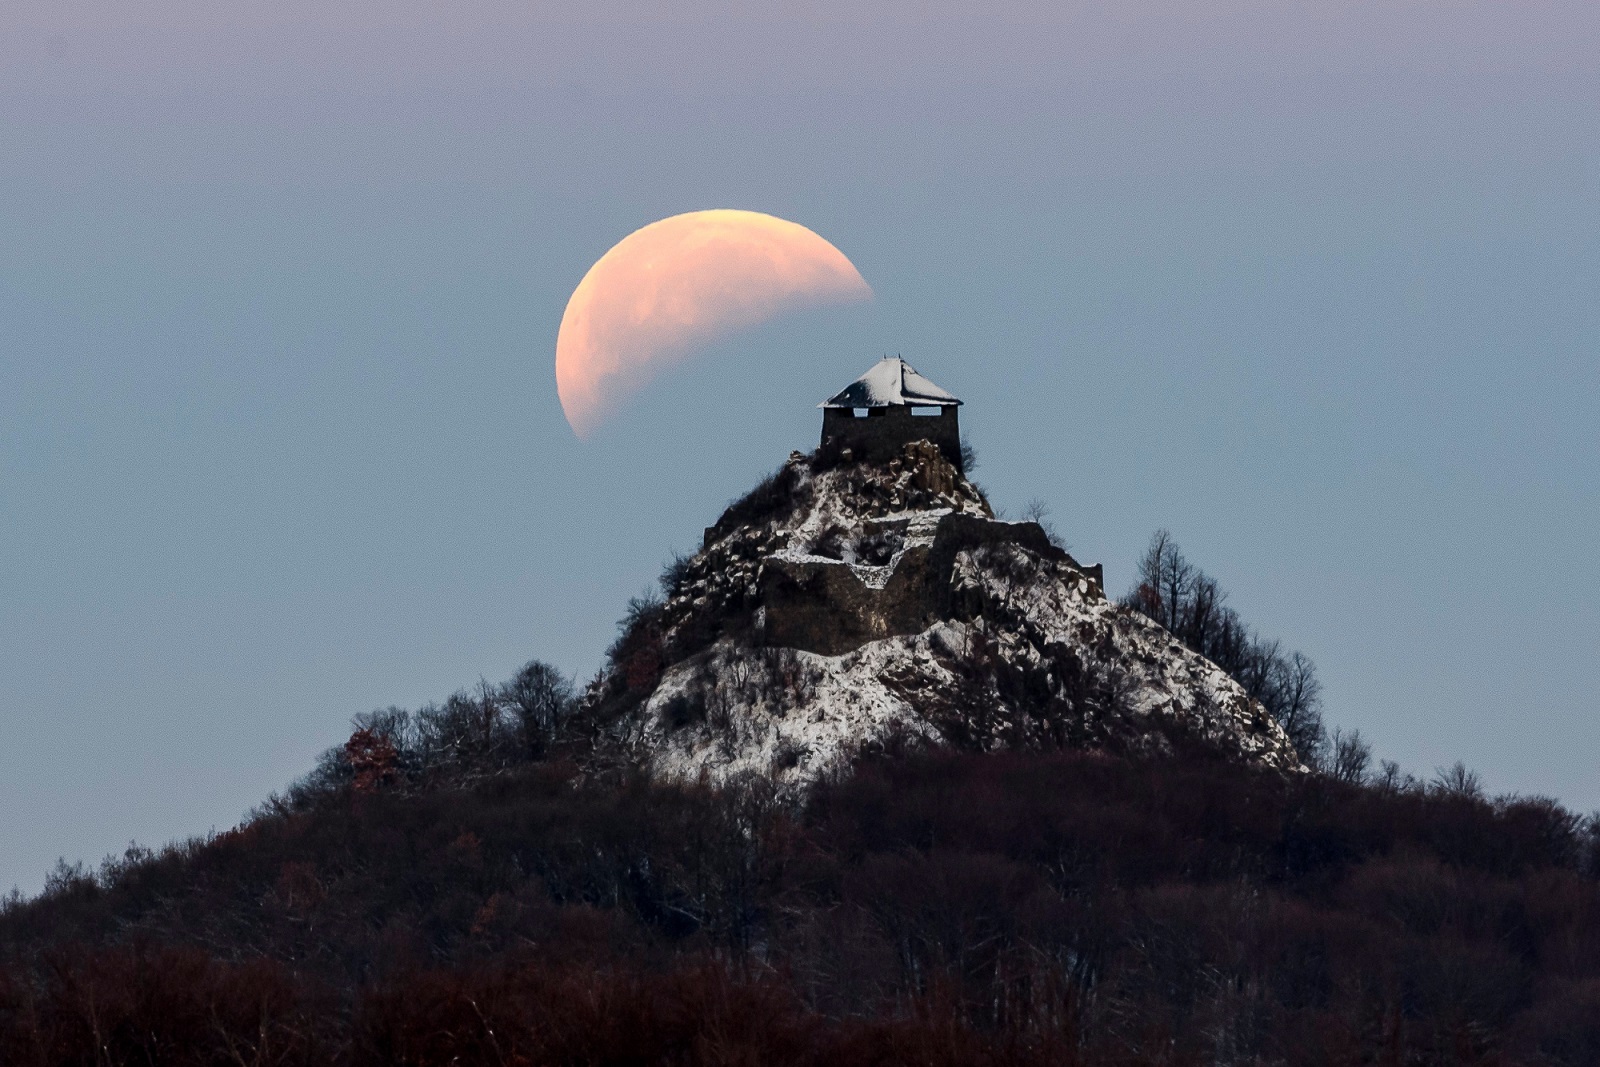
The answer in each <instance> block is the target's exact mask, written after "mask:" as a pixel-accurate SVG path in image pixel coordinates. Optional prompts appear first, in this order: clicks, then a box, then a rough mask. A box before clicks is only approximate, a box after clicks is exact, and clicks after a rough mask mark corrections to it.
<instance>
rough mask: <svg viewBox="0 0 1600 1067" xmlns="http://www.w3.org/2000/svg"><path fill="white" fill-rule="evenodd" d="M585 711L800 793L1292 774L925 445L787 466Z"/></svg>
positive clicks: (1130, 619)
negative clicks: (908, 783)
mask: <svg viewBox="0 0 1600 1067" xmlns="http://www.w3.org/2000/svg"><path fill="white" fill-rule="evenodd" d="M613 660H614V663H615V667H614V668H613V669H612V670H611V672H610V673H609V674H607V675H604V676H602V678H601V679H599V680H597V682H596V684H595V686H594V687H593V688H592V689H591V691H590V695H589V700H590V702H591V703H592V704H601V703H607V704H611V705H613V706H615V707H617V708H618V709H619V713H620V718H619V719H618V720H617V730H616V739H617V740H618V741H619V742H620V743H621V744H623V745H625V746H626V747H627V748H628V749H629V750H630V751H631V752H632V753H633V754H634V755H635V756H636V757H637V758H639V759H641V760H643V761H644V762H646V763H647V764H648V765H649V766H650V767H651V769H652V770H653V771H654V772H655V773H657V774H661V775H665V776H669V777H691V778H693V777H701V776H706V777H709V778H711V779H712V780H721V779H725V778H727V777H729V776H732V775H739V774H751V773H753V774H762V775H768V776H771V777H773V778H774V779H776V780H778V781H779V782H780V784H787V785H793V786H803V785H804V784H805V783H806V782H809V781H812V780H815V778H816V777H817V776H819V775H821V774H823V773H826V772H827V771H829V770H830V769H832V768H835V767H838V766H840V765H841V764H843V763H844V762H847V761H848V760H849V759H850V758H851V757H852V756H853V755H854V754H855V753H856V752H858V751H860V750H861V749H862V748H863V747H871V746H874V745H881V744H885V743H889V742H890V741H891V740H893V741H896V742H897V743H898V742H906V741H909V742H912V743H928V744H951V745H957V746H961V747H965V748H976V749H982V750H988V749H992V748H998V747H1008V746H1021V747H1034V748H1044V747H1060V746H1072V747H1091V748H1095V747H1099V748H1106V749H1110V750H1116V751H1133V752H1140V751H1149V752H1172V751H1176V750H1180V749H1183V748H1187V747H1196V746H1198V747H1201V748H1204V749H1206V750H1208V751H1212V752H1216V753H1220V754H1222V755H1225V756H1228V757H1233V758H1238V759H1242V760H1248V761H1251V762H1255V763H1261V764H1266V765H1268V766H1274V767H1279V768H1283V769H1296V768H1298V766H1299V763H1298V760H1297V758H1296V757H1295V754H1294V750H1293V747H1292V745H1291V744H1290V742H1289V739H1288V738H1287V736H1285V735H1284V733H1283V731H1282V729H1281V728H1280V727H1279V726H1278V725H1277V723H1276V722H1274V721H1273V720H1272V718H1271V716H1270V715H1268V714H1267V713H1266V711H1265V710H1264V709H1263V708H1262V707H1261V705H1260V704H1259V703H1258V702H1256V701H1254V700H1252V699H1251V698H1250V697H1249V696H1248V695H1246V694H1245V692H1244V691H1243V690H1242V689H1241V688H1240V687H1239V686H1238V685H1237V683H1235V682H1234V681H1233V680H1232V679H1231V678H1229V677H1228V676H1227V675H1226V674H1225V673H1224V672H1223V671H1222V670H1221V669H1219V668H1218V667H1216V666H1215V665H1214V664H1212V663H1210V662H1209V661H1208V660H1205V659H1204V658H1202V657H1200V656H1198V655H1196V654H1195V653H1193V652H1191V651H1189V650H1188V649H1186V648H1185V647H1184V646H1183V645H1182V644H1181V643H1179V642H1178V641H1177V640H1176V639H1174V638H1173V637H1172V636H1171V635H1170V634H1168V633H1167V632H1166V631H1165V630H1163V629H1162V628H1161V627H1160V626H1158V625H1156V624H1155V623H1153V622H1151V621H1150V620H1148V619H1146V618H1145V617H1144V616H1142V615H1140V614H1138V613H1137V612H1133V611H1131V610H1128V609H1125V608H1122V607H1119V606H1118V605H1116V604H1114V603H1112V602H1110V601H1109V600H1107V598H1106V596H1105V593H1104V589H1103V581H1102V577H1101V573H1100V568H1099V567H1098V566H1093V567H1086V566H1083V565H1081V564H1079V563H1078V562H1077V561H1076V560H1074V559H1073V558H1072V557H1071V556H1070V555H1069V554H1068V553H1067V552H1066V551H1064V550H1063V549H1062V548H1060V547H1059V546H1057V545H1055V544H1052V543H1051V541H1050V539H1049V537H1048V536H1046V534H1045V532H1044V530H1042V529H1041V528H1040V527H1039V525H1038V524H1036V523H1032V522H1007V521H1004V520H1001V519H997V518H995V516H994V512H993V510H992V509H991V508H990V506H989V503H988V501H987V500H985V499H984V496H983V494H982V493H981V492H980V491H979V490H978V488H977V487H976V486H975V485H973V484H972V482H970V481H969V480H968V479H967V478H966V477H964V476H963V475H962V474H961V472H960V471H958V470H957V469H956V468H955V467H954V466H953V465H952V464H951V463H950V462H949V461H948V460H947V459H946V458H945V457H944V456H943V455H942V454H941V452H940V451H939V449H938V448H936V447H935V446H933V445H932V444H929V443H927V442H924V441H915V442H912V443H910V444H908V445H906V446H905V447H904V448H903V449H902V450H901V452H900V454H899V455H897V456H895V457H894V458H893V459H891V460H889V461H888V462H884V463H864V462H857V463H851V462H836V463H827V462H823V461H820V460H819V459H818V457H817V456H815V455H813V456H806V455H802V454H801V453H798V452H797V453H794V454H792V455H791V456H790V457H789V460H788V461H787V462H786V463H785V464H784V465H783V466H782V467H781V468H779V470H778V471H777V472H776V473H774V474H773V475H772V476H771V477H770V478H768V479H766V480H765V481H763V482H762V483H761V484H760V485H758V486H757V487H756V488H755V489H754V490H752V491H751V492H750V493H749V494H747V495H746V496H745V497H744V498H742V499H741V500H739V501H737V502H735V503H734V504H732V505H731V506H730V507H729V508H728V510H727V511H726V512H725V513H724V514H723V516H722V517H721V518H720V519H719V520H718V521H717V523H716V525H714V526H712V527H710V528H709V529H707V530H706V533H705V539H704V541H703V543H702V546H701V549H700V551H699V552H698V553H696V554H695V555H694V556H693V557H692V558H690V559H688V560H686V561H683V562H682V563H681V565H680V566H679V567H677V568H676V569H675V573H673V575H672V576H671V580H670V589H669V590H668V596H667V599H666V601H665V603H663V604H661V605H655V606H650V607H649V608H648V609H643V610H640V611H639V613H638V615H637V617H636V618H635V619H634V620H633V625H631V626H630V627H629V629H628V631H627V632H626V633H625V634H624V636H623V638H622V639H621V640H620V641H619V644H618V647H617V648H616V649H614V650H613Z"/></svg>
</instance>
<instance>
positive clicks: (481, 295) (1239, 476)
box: [0, 0, 1600, 893]
mask: <svg viewBox="0 0 1600 1067" xmlns="http://www.w3.org/2000/svg"><path fill="white" fill-rule="evenodd" d="M801 8H803V10H799V9H801ZM868 8H869V5H863V4H860V3H857V2H849V3H847V2H844V0H816V2H811V3H808V4H805V5H793V4H778V3H758V2H753V0H745V2H725V3H708V2H704V0H680V2H678V3H675V4H671V5H666V4H660V5H656V4H645V3H607V2H604V0H600V2H593V3H586V4H582V5H574V4H562V5H555V4H541V3H533V2H528V0H522V2H517V3H512V2H498V0H458V2H455V3H451V4H438V3H421V2H416V0H319V2H317V3H311V2H309V0H284V2H281V3H276V4H272V5H263V4H244V3H239V2H234V0H221V2H216V0H211V2H207V3H203V4H202V3H199V2H187V0H183V2H180V0H149V2H146V3H143V4H138V5H132V4H127V3H120V2H119V3H112V2H109V0H49V2H48V3H45V2H37V0H0V890H3V889H4V888H6V887H8V886H11V885H16V886H18V887H20V888H21V889H22V891H23V892H25V893H31V892H35V891H37V890H38V888H39V887H40V886H41V885H42V884H43V881H44V877H45V873H46V871H47V870H48V869H49V868H50V867H51V866H52V865H53V864H54V863H55V862H56V860H57V858H58V857H65V858H66V859H67V860H68V861H77V860H84V861H86V862H87V863H89V864H90V865H94V864H96V863H97V862H98V861H99V859H100V858H101V857H102V856H105V855H107V854H108V853H114V852H120V851H121V850H122V849H123V848H125V847H126V846H127V845H128V843H129V842H130V841H135V840H136V841H138V842H140V843H141V844H146V845H159V844H161V843H163V842H166V841H169V840H173V839H176V838H182V837H186V836H189V835H194V834H202V835H203V834H205V833H208V832H210V831H212V830H222V829H226V828H228V827H230V826H232V825H234V824H236V823H237V822H238V821H239V820H240V819H241V817H242V816H243V815H244V813H245V812H246V811H247V810H248V809H249V808H250V807H251V806H252V805H254V804H256V803H258V802H259V801H261V800H262V799H263V798H264V797H265V796H266V795H267V794H268V793H269V792H270V791H272V790H274V789H279V788H282V787H283V786H284V785H286V784H287V783H288V782H289V781H291V780H292V779H293V778H295V777H296V776H298V775H299V774H301V773H303V772H305V771H306V770H307V769H309V768H310V766H311V765H312V763H313V761H314V759H315V757H316V755H317V754H318V753H319V752H320V751H321V750H323V749H325V748H327V747H329V746H331V745H334V744H337V743H339V742H340V741H341V740H342V739H343V738H344V737H345V736H346V735H347V734H348V732H349V718H350V716H351V715H353V714H355V713H358V712H362V711H366V710H369V709H371V708H374V707H381V706H386V705H390V704H397V705H402V706H408V707H415V706H417V705H419V704H422V703H424V702H426V701H429V700H436V699H442V698H443V697H445V696H447V695H448V694H449V693H451V692H452V691H454V690H456V689H459V688H463V687H467V686H471V685H473V684H475V683H476V682H477V681H478V680H479V679H480V678H486V679H489V680H491V681H495V680H499V679H503V678H505V677H508V676H509V675H510V674H511V673H512V672H513V671H514V670H515V669H516V668H517V667H518V666H520V665H521V664H522V663H523V662H525V661H526V660H528V659H530V658H540V659H544V660H547V661H549V662H552V663H555V664H556V665H558V666H560V667H561V668H562V669H563V670H565V671H568V672H571V673H573V674H574V675H577V676H579V677H580V678H584V677H587V676H589V675H591V674H592V673H593V672H594V671H595V670H596V668H597V667H598V666H599V663H600V660H601V654H602V651H603V649H604V647H605V645H606V644H607V643H608V642H609V640H610V639H611V637H612V635H613V634H614V632H615V631H614V626H615V622H616V619H617V618H618V617H619V616H620V614H621V611H622V607H623V605H624V603H625V601H626V600H627V598H628V597H629V596H631V595H634V594H636V593H638V592H639V591H640V590H642V589H644V588H645V587H647V586H649V585H650V584H651V583H652V581H653V579H654V577H655V575H656V574H657V573H658V572H659V570H660V568H661V565H662V564H663V563H664V562H665V561H666V560H667V559H668V558H669V557H670V555H671V554H672V553H673V552H675V551H684V550H689V549H692V548H694V547H696V546H697V544H698V541H699V537H700V533H701V530H702V528H703V527H705V526H707V525H709V524H710V523H711V522H712V521H713V520H714V519H715V517H716V515H717V514H718V512H719V511H720V509H721V508H722V507H723V506H724V505H725V504H726V503H727V502H728V501H729V500H730V499H732V498H734V497H736V496H738V495H740V494H741V493H742V492H743V491H744V490H745V489H746V488H748V487H749V486H750V485H751V484H752V483H753V482H754V481H755V480H756V479H757V478H759V477H760V476H761V475H762V474H764V473H766V472H767V471H770V470H771V469H773V468H774V467H776V466H777V465H778V464H779V463H781V462H782V461H783V459H784V458H785V456H787V454H788V453H789V451H790V450H791V449H796V448H798V449H808V448H810V447H813V446H814V445H815V442H816V437H817V434H818V430H819V426H820V419H819V417H818V412H817V411H816V408H815V407H814V405H815V404H816V403H817V402H818V401H819V400H821V399H823V398H824V397H826V396H828V395H829V394H831V393H833V392H835V391H837V390H838V389H839V388H842V387H843V386H844V385H845V384H847V383H848V382H849V381H850V380H852V379H853V378H854V377H856V376H857V375H858V374H860V373H861V372H862V371H864V370H866V369H867V367H868V366H870V365H871V363H872V362H873V361H874V360H876V359H877V358H878V357H879V356H881V355H882V354H884V353H885V352H889V353H894V352H899V353H902V354H903V355H904V356H905V357H906V358H907V359H908V360H910V361H911V362H912V363H913V364H914V365H915V366H917V367H918V369H920V370H922V371H923V372H924V373H925V374H927V375H928V376H929V377H930V378H932V379H933V380H934V381H936V382H938V383H939V384H940V385H942V386H944V387H945V388H947V389H949V390H951V391H953V392H954V393H956V394H957V395H958V396H960V397H962V398H963V399H964V400H965V401H966V407H965V410H964V411H963V413H962V424H963V429H964V431H965V432H966V434H967V435H968V436H969V437H970V439H971V440H972V443H973V444H974V445H975V447H976V448H977V451H978V453H979V456H980V466H979V468H978V470H977V471H976V476H977V478H978V480H979V481H980V482H981V483H982V484H983V485H984V487H985V488H986V490H987V491H988V492H989V493H990V495H991V497H992V498H993V500H994V502H995V503H996V504H997V505H999V506H1001V507H1003V508H1006V509H1008V510H1009V511H1010V512H1011V513H1012V514H1017V513H1019V512H1020V511H1021V510H1022V509H1023V508H1024V507H1025V506H1026V505H1027V503H1028V502H1029V501H1030V500H1033V499H1039V500H1042V501H1044V502H1045V503H1047V504H1048V505H1049V506H1050V507H1051V509H1052V511H1053V519H1054V522H1055V524H1056V526H1057V527H1058V528H1059V530H1060V532H1061V533H1062V534H1063V535H1064V536H1065V537H1066V539H1067V541H1068V542H1069V543H1070V545H1071V547H1072V550H1073V552H1074V554H1075V555H1077V556H1078V558H1080V559H1082V560H1084V561H1086V562H1101V563H1103V564H1104V565H1105V570H1106V575H1107V581H1108V585H1110V586H1111V591H1112V592H1113V593H1115V592H1119V591H1122V590H1123V589H1125V588H1126V587H1127V586H1128V585H1129V584H1130V583H1131V580H1132V573H1133V567H1134V564H1135V561H1136V559H1137V558H1138V556H1139V554H1140V553H1141V551H1142V550H1143V548H1144V546H1145V544H1146V543H1147V541H1148V539H1149V537H1150V535H1151V533H1152V532H1153V531H1154V530H1156V529H1157V528H1160V527H1165V528H1167V529H1170V530H1171V531H1172V533H1173V535H1174V536H1175V537H1176V539H1177V540H1178V542H1179V543H1180V544H1181V545H1182V546H1183V548H1184V550H1185V552H1186V553H1187V554H1188V555H1189V556H1190V558H1191V559H1193V560H1194V561H1195V562H1196V563H1198V564H1199V565H1200V566H1202V567H1204V568H1205V569H1206V570H1207V571H1209V572H1210V573H1212V574H1213V575H1214V576H1215V577H1217V578H1218V579H1219V581H1220V582H1221V584H1222V585H1223V587H1224V588H1225V589H1227V590H1228V591H1229V593H1230V596H1231V603H1232V604H1233V605H1234V606H1235V607H1236V608H1237V609H1238V610H1239V611H1240V613H1241V614H1242V615H1243V616H1244V617H1245V618H1246V620H1248V621H1249V622H1251V623H1252V624H1253V625H1255V626H1256V627H1257V628H1258V629H1260V630H1261V631H1262V632H1263V633H1266V634H1268V635H1270V636H1274V637H1277V638H1280V639H1281V640H1282V641H1283V642H1284V643H1285V645H1286V646H1287V647H1290V648H1297V649H1301V650H1303V651H1304V652H1306V653H1307V654H1308V655H1310V656H1311V657H1312V658H1313V659H1314V660H1315V661H1316V663H1317V665H1318V668H1319V673H1320V676H1321V678H1322V681H1323V684H1324V687H1325V697H1326V701H1327V714H1328V716H1329V718H1330V721H1331V722H1333V723H1335V724H1337V725H1340V726H1342V727H1345V728H1358V729H1360V731H1361V732H1362V734H1363V735H1364V736H1366V737H1367V738H1368V739H1370V740H1371V741H1372V743H1373V745H1374V747H1375V749H1376V752H1377V754H1378V755H1379V756H1381V757H1385V758H1390V759H1395V760H1397V761H1399V762H1400V763H1401V764H1402V766H1404V767H1406V768H1407V769H1409V770H1412V771H1414V772H1417V773H1419V774H1423V775H1428V774H1431V773H1432V772H1433V769H1434V768H1435V767H1438V766H1441V765H1444V764H1449V763H1453V762H1454V761H1456V760H1458V759H1459V760H1463V761H1465V762H1466V763H1467V764H1468V766H1470V767H1472V768H1474V769H1476V770H1477V771H1478V772H1479V773H1480V775H1481V776H1482V778H1483V780H1484V782H1485V784H1486V785H1487V787H1488V788H1489V789H1491V790H1492V791H1496V792H1510V791H1519V792H1524V793H1540V794H1546V795H1553V796H1556V797H1559V798H1560V799H1562V800H1563V801H1565V802H1567V803H1568V804H1570V805H1573V806H1574V807H1576V808H1578V809H1580V810H1585V811H1587V810H1590V809H1594V808H1597V807H1600V780H1597V779H1596V777H1595V775H1594V772H1593V766H1594V758H1593V753H1594V752H1595V751H1596V749H1597V747H1600V717H1597V711H1600V708H1597V698H1596V693H1597V691H1600V657H1597V650H1600V568H1597V567H1596V566H1595V552H1594V545H1595V530H1596V529H1597V526H1600V444H1597V437H1600V435H1597V434H1596V432H1595V427H1596V426H1597V425H1600V412H1597V410H1596V409H1597V407H1600V299H1597V296H1600V211H1597V208H1600V136H1597V135H1600V123H1597V120H1596V115H1600V66H1597V65H1596V64H1595V63H1594V56H1596V55H1600V6H1597V5H1595V4H1594V3H1593V2H1592V0H1555V2H1537V0H1524V2H1520V3H1516V4H1507V3H1504V2H1502V0H1495V2H1476V0H1324V2H1320V3H1316V4H1309V3H1300V2H1294V3H1290V2H1282V0H1215V2H1208V3H1204V4H1200V3H1194V2H1192V0H1184V2H1179V0H1129V2H1127V3H1122V4H1114V5H1109V4H1093V5H1090V4H1082V3H1050V4H1045V3H1012V2H1008V0H996V2H992V3H988V4H983V5H958V4H953V3H949V2H942V0H933V2H918V3H909V2H907V3H887V4H878V5H870V9H868ZM718 207H729V208H745V209H750V210H756V211H764V212H769V213H772V214H775V215H778V216H781V217H783V218H786V219H791V220H794V221H796V222H799V223H801V224H803V225H805V226H807V227H810V228H811V229H812V230H814V231H816V232H817V233H818V234H820V235H822V236H823V237H825V238H826V239H828V240H829V241H831V242H833V244H834V245H836V246H837V247H838V248H839V249H840V250H841V251H842V252H843V253H844V254H845V255H847V256H848V257H849V258H850V259H851V260H852V261H853V262H854V263H855V265H856V266H857V267H858V268H859V269H860V271H861V273H862V275H863V276H864V277H865V279H866V280H867V282H868V283H869V284H870V285H871V286H872V288H873V290H874V292H875V294H876V297H875V299H874V301H873V302H872V303H870V304H867V305H859V306H852V307H836V308H821V309H814V310H811V311H805V312H801V313H797V314H794V315H789V316H785V317H782V318H780V319H777V320H774V321H772V322H769V323H767V324H765V325H762V326H760V327H757V328H755V329H752V330H749V331H746V332H744V333H741V334H739V335H737V336H735V337H732V338H729V339H726V340H724V341H722V342H720V343H718V344H716V345H714V346H712V347H710V348H708V349H707V350H706V351H704V352H703V353H701V354H700V355H699V356H698V357H697V358H695V359H694V360H691V361H689V362H687V363H685V364H683V365H681V366H678V367H676V368H674V369H672V370H670V371H668V372H664V373H663V374H661V375H660V376H659V377H658V378H657V379H656V380H655V381H654V382H653V383H651V384H650V385H649V386H648V387H647V388H646V389H644V390H643V391H641V392H640V393H638V394H637V395H636V396H634V397H632V398H631V399H630V400H629V401H628V402H627V403H626V404H624V405H623V406H621V407H620V408H619V409H618V410H617V411H616V412H615V413H614V414H613V415H612V416H611V418H610V420H609V421H608V422H607V423H605V424H604V425H602V426H600V427H599V428H597V429H596V431H595V432H594V433H593V434H592V435H591V437H590V438H589V439H588V440H586V441H579V440H578V439H577V438H576V437H575V436H574V435H573V433H572V431H571V429H570V428H569V426H568V425H567V423H566V421H565V420H564V419H563V417H562V413H561V408H560V406H559V402H558V400H557V397H556V390H555V379H554V349H555V337H556V330H557V327H558V325H559V323H560V320H561V313H562V310H563V307H564V306H565V303H566V299H567V297H568V296H569V295H570V294H571V292H572V290H573V288H574V286H576V285H577V283H578V281H579V279H581V278H582V277H583V275H584V272H585V271H586V270H587V269H588V268H589V266H590V265H591V264H592V263H593V262H594V261H595V260H596V259H597V258H598V257H599V256H600V255H601V254H603V253H604V252H605V251H606V249H607V248H609V247H610V246H611V245H612V244H614V243H615V242H616V241H618V240H619V239H621V238H622V237H623V236H625V235H626V234H628V233H629V232H631V231H633V230H634V229H636V228H638V227H639V226H642V225H645V224H646V223H649V222H652V221H654V220H656V219H660V218H663V217H665V216H668V215H673V214H676V213H679V212H684V211H691V210H697V209H702V208H718Z"/></svg>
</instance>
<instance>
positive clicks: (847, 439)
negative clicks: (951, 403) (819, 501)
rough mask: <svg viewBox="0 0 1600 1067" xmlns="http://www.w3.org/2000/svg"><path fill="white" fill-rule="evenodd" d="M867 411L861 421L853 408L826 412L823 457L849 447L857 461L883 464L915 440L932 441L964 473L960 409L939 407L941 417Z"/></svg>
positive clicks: (903, 409)
mask: <svg viewBox="0 0 1600 1067" xmlns="http://www.w3.org/2000/svg"><path fill="white" fill-rule="evenodd" d="M866 410H867V411H868V412H869V414H868V415H866V416H865V417H863V418H857V417H856V413H855V412H854V411H853V410H851V409H849V408H823V409H822V444H821V446H820V452H821V453H822V455H824V456H826V457H830V458H832V457H837V456H838V455H840V454H841V453H842V452H843V451H844V450H845V449H847V448H848V449H849V450H850V453H851V457H852V458H854V459H858V460H863V459H864V460H871V461H874V462H879V463H882V462H887V461H888V460H890V459H893V458H894V457H895V456H898V455H899V454H900V450H901V449H902V448H904V447H905V446H906V445H907V444H909V443H910V442H912V441H931V442H933V444H935V445H937V446H938V448H939V451H940V452H942V453H944V458H945V459H948V460H949V461H950V462H951V463H952V464H954V465H955V468H956V470H961V422H960V415H959V414H958V412H960V410H961V409H960V408H957V407H944V408H939V409H938V412H939V413H938V414H937V415H914V414H912V412H911V409H910V408H908V407H887V408H868V409H866Z"/></svg>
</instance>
